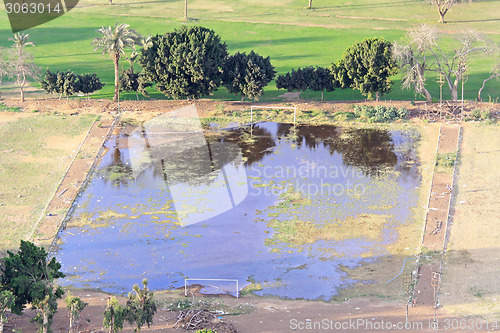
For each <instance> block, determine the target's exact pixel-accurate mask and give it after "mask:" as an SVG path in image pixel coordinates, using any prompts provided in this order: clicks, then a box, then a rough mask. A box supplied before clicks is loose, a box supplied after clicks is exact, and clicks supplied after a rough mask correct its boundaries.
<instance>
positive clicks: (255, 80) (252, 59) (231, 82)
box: [222, 51, 276, 102]
mask: <svg viewBox="0 0 500 333" xmlns="http://www.w3.org/2000/svg"><path fill="white" fill-rule="evenodd" d="M275 75H276V71H275V70H274V67H273V65H271V59H270V58H269V57H267V58H264V57H262V56H260V55H258V54H257V53H255V52H254V51H251V52H250V53H249V54H246V53H239V52H236V54H234V55H230V56H228V57H227V58H226V60H225V61H224V66H223V69H222V82H223V84H224V85H225V86H226V88H227V90H228V91H229V92H230V93H233V94H241V101H242V102H243V100H244V98H245V96H248V97H249V98H257V97H259V96H260V95H262V93H263V90H264V87H265V86H267V85H268V84H269V82H271V81H272V80H273V79H274V76H275Z"/></svg>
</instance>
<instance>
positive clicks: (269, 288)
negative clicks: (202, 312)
mask: <svg viewBox="0 0 500 333" xmlns="http://www.w3.org/2000/svg"><path fill="white" fill-rule="evenodd" d="M146 132H147V131H146V130H144V128H142V129H138V130H136V131H132V132H130V131H129V132H128V133H122V134H120V135H117V136H114V137H112V138H111V139H110V140H109V141H108V142H107V143H106V147H107V152H106V154H105V155H104V156H103V158H102V160H101V162H100V164H99V166H98V169H97V170H96V172H95V174H94V175H93V178H92V180H91V182H90V184H89V186H88V187H87V188H86V189H85V191H84V193H82V196H81V197H79V199H78V200H77V202H76V203H75V209H74V212H73V214H72V218H71V221H70V222H69V223H68V225H67V228H66V229H65V230H63V231H62V232H61V234H60V240H59V245H58V246H57V248H56V250H55V253H54V254H55V255H56V256H57V258H58V259H59V260H60V261H61V263H62V265H63V271H64V272H65V273H66V274H67V278H66V279H64V280H63V281H60V283H62V284H64V285H73V286H76V287H89V288H97V289H101V290H104V291H107V292H126V291H128V290H130V286H131V285H132V284H135V283H138V282H140V280H141V279H142V278H144V277H147V278H148V279H149V284H150V287H151V288H152V289H173V288H179V287H182V286H184V279H185V278H208V279H237V280H238V281H239V288H240V289H242V288H245V287H247V289H252V290H254V291H255V293H256V294H259V295H275V296H280V297H287V298H304V299H330V298H331V297H333V296H335V295H337V294H338V292H339V290H340V288H346V287H349V286H350V285H353V284H354V283H356V282H359V281H355V280H353V279H351V278H350V277H349V276H348V274H347V273H345V271H346V270H345V268H346V267H347V268H354V267H356V266H358V265H360V264H361V263H362V262H364V261H366V260H373V259H374V258H377V257H382V256H396V255H398V254H397V253H390V252H388V249H387V248H388V246H389V245H391V244H394V243H395V242H397V241H398V232H397V230H396V229H397V227H398V226H401V225H405V224H409V223H414V221H413V220H412V215H411V209H412V208H413V207H414V206H415V205H416V203H417V195H416V190H415V189H416V188H417V187H418V186H419V185H420V177H419V175H418V172H417V166H416V165H417V163H416V162H417V161H416V149H415V144H416V141H417V140H418V133H415V132H412V131H385V130H375V129H357V130H355V129H344V128H340V127H335V126H306V125H300V126H297V127H293V126H292V125H289V124H278V123H261V124H256V125H254V126H253V127H252V128H245V129H231V130H227V131H225V132H223V133H221V134H220V135H210V136H207V138H205V137H203V138H202V139H203V140H200V136H199V133H191V134H190V133H187V134H184V135H183V136H182V137H179V136H177V137H176V138H174V139H172V138H165V134H164V133H163V134H159V132H158V131H157V132H154V131H150V132H148V133H146ZM362 282H366V283H369V282H370V281H362ZM204 284H205V285H207V287H206V289H205V290H206V292H209V293H211V292H214V293H216V292H225V291H227V290H231V288H232V289H234V284H232V282H228V283H223V282H206V283H204ZM210 285H212V286H213V287H210Z"/></svg>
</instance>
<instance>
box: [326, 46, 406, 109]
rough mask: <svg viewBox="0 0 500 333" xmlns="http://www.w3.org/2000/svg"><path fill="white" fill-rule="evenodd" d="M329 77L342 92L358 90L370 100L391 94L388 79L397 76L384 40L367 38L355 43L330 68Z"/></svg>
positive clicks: (388, 47) (390, 82)
mask: <svg viewBox="0 0 500 333" xmlns="http://www.w3.org/2000/svg"><path fill="white" fill-rule="evenodd" d="M331 69H332V73H334V75H335V79H336V80H337V81H338V82H339V84H340V87H342V88H352V89H357V90H359V91H360V92H361V93H362V94H363V95H365V96H368V98H371V97H372V95H373V94H375V97H376V99H377V100H378V99H379V98H380V96H382V95H384V94H386V93H388V92H390V91H391V85H392V81H391V79H390V78H391V76H393V75H395V74H396V73H397V66H396V61H395V60H394V59H393V57H392V44H391V43H390V42H388V41H386V40H385V39H384V38H367V39H365V40H364V41H362V42H360V43H355V44H354V45H352V46H351V47H350V48H348V49H347V51H346V52H345V53H344V55H343V56H342V59H341V60H339V61H338V62H337V63H335V64H333V65H332V68H331Z"/></svg>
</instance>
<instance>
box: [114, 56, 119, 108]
mask: <svg viewBox="0 0 500 333" xmlns="http://www.w3.org/2000/svg"><path fill="white" fill-rule="evenodd" d="M119 61H120V55H118V54H116V53H115V54H113V62H114V65H115V95H114V96H113V102H117V101H118V98H119V97H120V96H119V94H120V68H119Z"/></svg>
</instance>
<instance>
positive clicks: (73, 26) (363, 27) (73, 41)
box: [0, 0, 500, 100]
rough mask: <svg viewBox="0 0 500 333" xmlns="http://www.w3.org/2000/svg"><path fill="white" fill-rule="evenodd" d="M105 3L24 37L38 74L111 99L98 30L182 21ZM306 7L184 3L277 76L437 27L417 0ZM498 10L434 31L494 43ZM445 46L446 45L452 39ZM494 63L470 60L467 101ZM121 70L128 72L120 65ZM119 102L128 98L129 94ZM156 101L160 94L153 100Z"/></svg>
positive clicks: (90, 1)
mask: <svg viewBox="0 0 500 333" xmlns="http://www.w3.org/2000/svg"><path fill="white" fill-rule="evenodd" d="M106 3H107V1H105V0H98V1H97V0H82V1H81V2H80V4H79V6H78V7H77V8H76V9H74V10H73V11H71V12H70V13H69V14H67V15H65V16H63V17H61V18H58V19H56V20H54V21H51V22H49V23H47V24H44V25H42V26H39V27H36V28H33V29H31V30H29V31H28V33H29V34H30V35H31V38H32V40H34V41H36V43H37V47H36V48H34V49H33V52H34V54H35V56H36V62H37V63H38V64H39V65H40V66H41V67H42V68H46V67H50V68H51V69H52V70H56V69H59V70H65V69H68V68H69V69H72V70H74V71H75V72H96V73H97V74H98V75H99V76H101V77H102V79H103V80H104V81H105V82H106V83H107V86H106V87H105V88H104V89H103V91H102V92H101V94H100V95H99V97H105V98H110V97H111V96H112V84H113V77H112V76H113V69H112V64H111V61H110V60H109V59H108V57H107V56H105V55H101V54H99V53H95V52H93V48H92V47H91V45H90V43H91V41H92V39H93V38H94V37H96V36H97V35H96V32H95V30H96V29H97V28H99V27H100V26H103V25H113V24H114V23H115V22H116V21H120V22H126V23H129V24H130V25H131V26H132V27H133V28H136V29H137V30H139V31H140V32H141V33H143V34H157V33H164V32H168V31H171V30H172V29H174V28H178V27H180V26H181V25H182V24H185V23H184V22H182V20H180V18H181V17H182V16H183V4H184V1H179V0H175V1H167V2H166V1H159V0H153V1H137V0H124V1H121V0H118V1H116V2H115V3H116V5H113V6H109V5H106ZM306 5H307V3H306V1H305V0H302V1H295V0H294V1H290V0H277V1H273V2H267V1H262V0H259V1H250V0H244V1H235V0H227V1H214V0H210V1H202V0H193V1H190V2H189V8H190V11H189V16H190V17H192V18H195V19H194V20H192V21H190V22H188V23H187V24H190V25H191V24H196V25H203V26H206V27H209V28H212V29H214V30H215V31H216V32H217V33H219V34H220V35H221V37H222V39H223V40H224V41H225V42H226V43H227V45H228V49H229V51H230V52H235V51H250V50H255V51H256V52H258V53H260V54H262V55H266V56H267V55H269V56H271V59H272V62H273V64H274V65H275V67H276V68H277V70H278V72H279V73H284V72H286V71H288V70H290V69H291V68H295V67H298V66H307V65H318V66H327V65H329V64H330V63H332V62H333V61H336V60H337V59H338V58H339V57H341V55H342V53H343V52H344V50H345V49H346V48H347V47H348V46H350V45H351V44H352V43H353V42H356V41H361V40H362V39H364V38H366V37H373V36H384V37H385V38H386V39H388V40H391V41H396V40H399V39H400V38H401V37H403V36H404V35H405V33H406V32H407V30H408V29H410V28H413V27H416V26H418V25H419V24H421V23H434V22H436V18H437V14H436V13H435V9H434V8H433V7H431V6H429V5H427V4H425V3H424V2H423V1H420V0H416V1H404V2H401V1H398V0H389V1H380V0H379V1H377V2H370V1H367V0H355V1H351V2H344V3H339V2H337V1H333V0H326V1H321V2H320V3H318V7H317V8H315V9H313V10H307V9H305V6H306ZM499 11H500V1H486V2H478V3H473V4H461V5H456V6H455V7H453V8H452V10H451V12H450V13H449V14H448V15H447V17H446V18H447V19H448V20H449V21H450V23H448V24H446V25H439V26H438V27H439V28H440V29H442V30H444V31H446V32H451V33H455V32H459V31H462V30H464V29H474V30H477V31H481V32H484V33H485V34H487V36H488V37H489V38H490V39H492V40H493V41H495V42H498V41H500V35H499V34H498V31H499V30H500V29H499V28H500V21H498V18H497V16H496V13H498V12H499ZM0 17H2V19H0V45H2V46H7V45H9V43H10V42H9V41H8V40H7V39H8V38H9V37H11V33H10V31H9V26H8V20H7V19H4V17H6V14H5V12H4V11H1V12H0ZM258 22H261V23H258ZM446 44H450V40H447V41H446ZM448 47H450V48H451V47H452V45H448ZM495 61H498V59H494V57H493V56H491V55H490V56H483V57H477V58H476V59H474V61H472V64H471V72H470V76H469V81H468V82H467V84H466V86H465V94H466V96H467V98H469V99H474V98H475V97H476V95H477V89H478V88H479V87H480V85H481V83H482V80H483V79H484V78H485V77H487V73H488V71H489V70H490V69H491V67H492V66H493V64H494V62H495ZM123 65H124V66H126V64H125V63H124V64H123ZM429 80H430V81H435V80H434V77H429ZM394 81H395V82H396V84H395V86H394V89H393V92H392V93H391V94H389V95H387V99H412V98H413V93H412V92H408V91H401V89H400V84H399V77H396V78H395V80H394ZM429 86H430V89H431V91H432V92H433V94H434V95H435V96H439V91H438V88H437V86H436V84H435V83H434V82H429ZM499 88H500V81H493V82H491V81H490V82H489V83H488V85H487V87H486V89H485V90H484V92H483V93H484V95H483V97H484V98H486V99H487V98H488V95H491V96H492V97H494V98H496V97H499V96H500V95H499V93H498V91H499V90H500V89H499ZM282 93H283V91H277V89H276V87H275V85H274V84H273V83H271V85H270V86H269V87H267V89H266V95H265V99H273V98H276V97H277V96H278V95H280V94H282ZM446 96H447V94H446V93H445V97H446ZM124 97H125V98H132V95H125V96H124ZM134 97H135V96H134ZM153 97H160V95H158V94H154V95H153ZM214 97H215V98H220V99H228V98H231V99H232V98H236V99H237V98H238V97H234V96H232V95H229V94H228V93H227V92H226V90H225V89H221V90H220V91H218V92H216V93H215V96H214ZM303 97H305V98H311V99H318V98H319V94H318V93H314V92H307V93H305V94H304V95H303ZM326 98H327V99H344V100H345V99H361V98H362V96H361V95H360V94H358V93H355V92H352V91H347V90H346V91H336V92H333V93H329V94H327V95H326Z"/></svg>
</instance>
